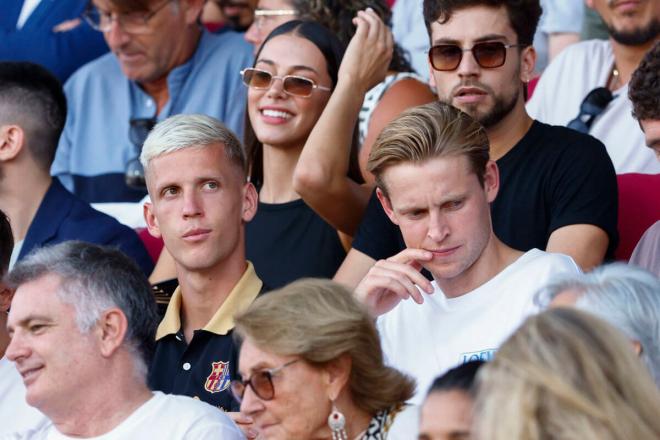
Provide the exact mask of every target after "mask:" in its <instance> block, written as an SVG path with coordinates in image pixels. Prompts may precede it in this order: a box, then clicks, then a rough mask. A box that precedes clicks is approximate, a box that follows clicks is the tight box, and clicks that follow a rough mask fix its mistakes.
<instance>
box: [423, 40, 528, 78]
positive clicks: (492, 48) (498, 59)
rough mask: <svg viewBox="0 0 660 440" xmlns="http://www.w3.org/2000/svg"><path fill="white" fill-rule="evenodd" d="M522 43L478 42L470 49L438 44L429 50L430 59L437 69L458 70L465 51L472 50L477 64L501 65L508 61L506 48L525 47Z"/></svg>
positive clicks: (485, 65) (489, 67)
mask: <svg viewBox="0 0 660 440" xmlns="http://www.w3.org/2000/svg"><path fill="white" fill-rule="evenodd" d="M523 46H524V45H522V44H504V43H502V42H501V41H490V42H484V43H477V44H475V45H474V46H472V47H471V48H470V49H463V48H462V47H460V46H459V45H457V44H437V45H435V46H433V47H432V48H431V49H430V50H429V61H430V62H431V66H432V67H433V68H434V69H435V70H441V71H449V70H456V69H457V68H458V66H459V65H460V64H461V60H462V59H463V53H465V52H472V56H474V59H475V61H476V62H477V64H478V65H479V66H481V67H483V68H485V69H494V68H496V67H501V66H503V65H504V63H505V62H506V50H507V49H509V48H512V47H523Z"/></svg>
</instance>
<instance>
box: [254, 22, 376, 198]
mask: <svg viewBox="0 0 660 440" xmlns="http://www.w3.org/2000/svg"><path fill="white" fill-rule="evenodd" d="M279 35H293V36H296V37H300V38H304V39H306V40H308V41H310V42H311V43H312V44H314V46H316V47H317V48H318V49H319V50H320V51H321V53H322V54H323V57H324V58H325V62H326V64H327V66H328V74H329V75H330V79H331V80H332V88H333V89H334V87H335V85H336V84H337V74H338V72H339V65H340V64H341V60H342V57H343V56H344V46H343V45H342V44H341V42H340V41H339V39H338V38H337V37H336V36H335V35H334V34H333V33H332V32H330V31H329V30H328V29H327V28H325V27H323V26H322V25H320V24H318V23H316V22H313V21H303V20H293V21H289V22H286V23H284V24H282V25H280V26H278V27H277V28H275V29H274V30H273V31H272V32H271V33H270V34H269V35H268V37H266V39H265V40H264V42H263V43H262V44H261V47H260V48H259V51H258V52H257V55H256V56H255V58H254V59H255V64H256V60H258V59H259V55H261V50H262V49H263V47H264V46H265V45H266V43H268V41H270V40H272V39H273V38H275V37H277V36H279ZM291 49H292V50H295V48H291ZM253 66H254V65H253ZM244 139H245V148H246V153H247V159H248V170H249V176H250V181H251V182H252V183H253V184H254V185H255V186H256V187H257V188H261V185H262V184H263V170H264V167H263V144H262V143H261V142H260V141H259V140H258V139H257V136H256V134H255V132H254V128H252V123H251V122H250V115H249V113H248V112H247V111H246V112H245V136H244ZM358 146H359V143H358V130H357V125H356V127H355V128H354V130H353V139H352V142H351V153H350V161H349V169H348V177H350V178H351V179H352V180H354V181H355V182H357V183H363V182H364V179H363V178H362V174H361V173H360V166H359V163H358V156H357V155H358Z"/></svg>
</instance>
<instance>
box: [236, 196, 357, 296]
mask: <svg viewBox="0 0 660 440" xmlns="http://www.w3.org/2000/svg"><path fill="white" fill-rule="evenodd" d="M245 238H246V240H245V241H246V256H247V259H248V260H250V261H251V262H252V264H254V268H255V270H256V271H257V275H259V278H261V279H262V280H263V282H264V284H266V285H268V286H269V287H271V288H273V289H276V288H279V287H282V286H284V285H285V284H288V283H290V282H292V281H295V280H297V279H300V278H305V277H315V278H332V277H333V276H334V274H335V272H336V271H337V269H338V268H339V265H340V264H341V263H342V261H343V260H344V257H345V256H346V251H345V250H344V247H343V246H342V244H341V241H340V240H339V235H338V234H337V231H336V230H335V229H334V228H333V227H332V226H330V225H329V224H328V223H326V221H325V220H323V219H322V218H321V217H319V215H318V214H316V213H315V212H314V211H313V210H312V209H311V208H310V207H309V206H307V204H305V202H304V201H303V200H302V199H300V200H294V201H292V202H287V203H278V204H269V203H261V202H260V203H259V207H258V208H257V214H256V215H255V217H254V218H253V219H252V221H251V222H249V223H248V224H247V227H246V230H245Z"/></svg>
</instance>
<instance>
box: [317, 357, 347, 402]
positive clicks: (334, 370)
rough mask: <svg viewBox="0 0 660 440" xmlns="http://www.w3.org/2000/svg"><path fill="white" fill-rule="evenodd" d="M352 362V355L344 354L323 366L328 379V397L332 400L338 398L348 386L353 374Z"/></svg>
mask: <svg viewBox="0 0 660 440" xmlns="http://www.w3.org/2000/svg"><path fill="white" fill-rule="evenodd" d="M351 364H352V360H351V357H350V356H349V355H347V354H344V355H342V356H339V357H338V358H337V359H335V360H333V361H331V362H330V363H328V364H327V365H326V366H324V367H323V368H324V369H325V374H326V380H327V387H328V388H327V390H328V398H329V399H330V400H331V401H333V402H334V401H335V400H337V398H338V397H339V395H340V394H341V391H342V390H343V389H344V388H345V387H346V384H347V383H348V380H349V378H350V376H351Z"/></svg>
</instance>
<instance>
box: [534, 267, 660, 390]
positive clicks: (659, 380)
mask: <svg viewBox="0 0 660 440" xmlns="http://www.w3.org/2000/svg"><path fill="white" fill-rule="evenodd" d="M568 290H572V291H574V292H575V293H576V294H578V299H577V300H576V303H575V307H576V308H578V309H581V310H584V311H586V312H589V313H592V314H594V315H596V316H599V317H600V318H602V319H604V320H605V321H607V322H609V323H610V324H612V325H614V326H615V327H617V328H618V329H619V330H621V331H622V332H623V333H624V334H625V335H626V336H627V337H628V338H629V339H632V340H635V341H638V342H639V343H640V344H641V346H642V353H641V358H642V360H643V361H644V363H645V364H646V366H647V367H648V369H649V371H650V372H651V375H652V376H653V379H654V380H655V382H656V384H658V385H659V386H660V279H658V278H657V277H656V276H655V275H653V274H652V273H650V272H647V271H646V270H644V269H641V268H639V267H636V266H630V265H627V264H624V263H613V264H609V265H605V266H601V267H598V268H596V269H594V270H593V271H592V272H590V273H586V274H578V275H568V276H562V277H560V278H557V279H556V280H555V281H553V282H552V283H551V284H549V285H548V286H546V287H545V288H543V289H542V290H541V291H539V292H538V293H537V294H536V298H535V301H536V303H537V304H538V305H539V306H541V307H543V308H545V307H548V305H549V304H550V303H551V302H552V300H553V299H554V298H555V297H556V296H557V295H559V294H560V293H562V292H565V291H568Z"/></svg>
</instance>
